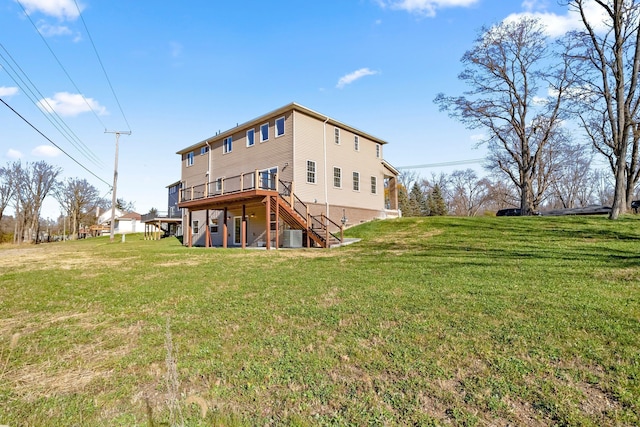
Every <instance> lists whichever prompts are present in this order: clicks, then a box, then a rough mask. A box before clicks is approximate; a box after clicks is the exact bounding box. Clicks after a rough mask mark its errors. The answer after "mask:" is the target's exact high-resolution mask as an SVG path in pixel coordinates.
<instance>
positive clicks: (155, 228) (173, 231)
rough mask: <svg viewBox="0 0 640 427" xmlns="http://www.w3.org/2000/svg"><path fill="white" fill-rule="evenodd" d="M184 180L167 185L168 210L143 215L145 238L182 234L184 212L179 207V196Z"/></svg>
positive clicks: (155, 238) (152, 238)
mask: <svg viewBox="0 0 640 427" xmlns="http://www.w3.org/2000/svg"><path fill="white" fill-rule="evenodd" d="M181 188H182V182H181V181H178V182H174V183H173V184H170V185H168V186H167V189H168V194H169V196H168V199H167V211H166V212H160V211H154V212H149V213H147V214H144V215H142V222H144V238H145V239H151V240H157V239H160V238H161V237H164V236H178V237H179V236H182V212H181V211H180V208H178V198H179V195H180V189H181Z"/></svg>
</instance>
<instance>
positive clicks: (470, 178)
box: [449, 169, 489, 216]
mask: <svg viewBox="0 0 640 427" xmlns="http://www.w3.org/2000/svg"><path fill="white" fill-rule="evenodd" d="M450 183H451V200H450V201H449V209H450V210H451V213H452V214H453V215H459V216H476V215H477V214H478V211H479V210H480V209H481V208H482V206H483V205H484V204H485V203H486V202H487V200H488V198H489V182H488V180H487V179H485V178H482V179H479V178H478V174H477V173H476V172H475V171H474V170H473V169H465V170H456V171H453V172H452V173H451V177H450Z"/></svg>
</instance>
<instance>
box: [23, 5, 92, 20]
mask: <svg viewBox="0 0 640 427" xmlns="http://www.w3.org/2000/svg"><path fill="white" fill-rule="evenodd" d="M22 5H23V6H24V8H25V10H26V11H27V13H28V14H30V15H31V14H32V13H34V12H40V13H44V14H45V15H49V16H52V17H54V18H58V19H67V20H71V21H73V20H74V19H76V18H77V17H78V16H79V12H78V7H79V8H80V10H82V9H83V7H82V5H81V4H80V2H78V7H76V3H75V2H74V0H22Z"/></svg>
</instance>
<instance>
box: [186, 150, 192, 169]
mask: <svg viewBox="0 0 640 427" xmlns="http://www.w3.org/2000/svg"><path fill="white" fill-rule="evenodd" d="M187 166H193V151H190V152H189V153H187Z"/></svg>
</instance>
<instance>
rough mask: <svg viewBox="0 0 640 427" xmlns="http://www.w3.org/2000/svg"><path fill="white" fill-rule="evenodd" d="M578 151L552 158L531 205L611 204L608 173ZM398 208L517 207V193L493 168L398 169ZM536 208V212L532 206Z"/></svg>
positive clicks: (438, 211) (458, 211) (418, 211)
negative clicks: (425, 173) (483, 172)
mask: <svg viewBox="0 0 640 427" xmlns="http://www.w3.org/2000/svg"><path fill="white" fill-rule="evenodd" d="M590 159H591V156H588V155H585V152H584V151H580V152H579V153H575V152H574V151H566V152H565V153H564V154H563V155H561V156H559V158H558V159H557V160H558V161H559V163H561V165H562V166H561V167H558V168H553V169H552V173H549V174H548V175H547V176H546V179H547V181H548V185H545V191H544V192H542V193H539V194H537V195H536V205H535V206H536V209H540V210H553V209H569V208H580V207H586V206H590V205H608V206H610V205H611V202H612V201H613V197H614V189H613V183H612V181H611V176H610V174H605V173H603V172H602V171H599V170H594V169H592V168H591V160H590ZM399 181H400V182H399V184H398V207H399V208H400V210H401V211H402V215H403V216H438V215H455V216H478V215H484V214H489V215H493V214H495V213H496V212H497V211H498V210H500V209H505V208H509V207H513V206H518V203H519V201H520V194H519V192H518V191H517V188H516V187H515V186H513V185H512V183H511V182H509V181H507V180H505V179H504V176H502V175H501V174H499V173H497V172H496V171H494V172H493V173H491V174H489V175H488V176H479V175H478V173H477V172H476V171H475V170H473V169H465V170H456V171H453V172H451V173H450V174H446V173H440V174H432V175H431V177H429V178H421V177H419V176H418V173H417V172H415V171H404V172H403V173H401V174H400V177H399ZM534 212H537V211H534Z"/></svg>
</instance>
